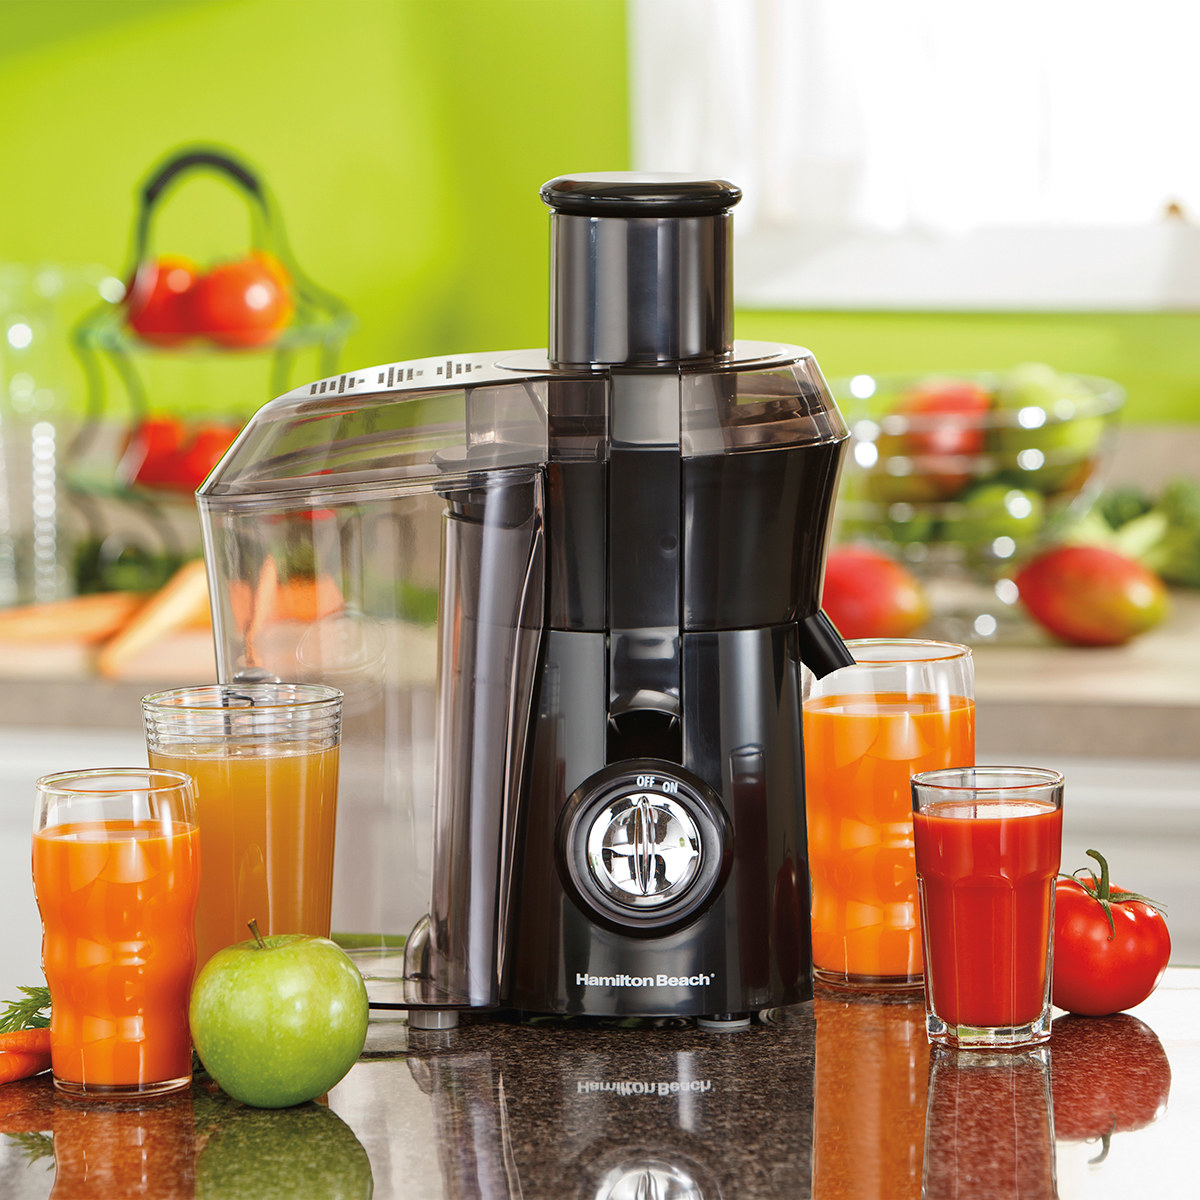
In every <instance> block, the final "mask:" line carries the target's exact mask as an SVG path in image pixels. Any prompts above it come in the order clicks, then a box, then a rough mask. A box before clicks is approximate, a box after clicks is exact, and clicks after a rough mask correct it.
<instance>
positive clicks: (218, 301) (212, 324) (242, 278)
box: [191, 251, 295, 349]
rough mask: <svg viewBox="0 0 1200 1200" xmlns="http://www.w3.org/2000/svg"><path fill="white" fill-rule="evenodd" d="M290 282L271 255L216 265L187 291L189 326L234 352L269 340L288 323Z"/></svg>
mask: <svg viewBox="0 0 1200 1200" xmlns="http://www.w3.org/2000/svg"><path fill="white" fill-rule="evenodd" d="M291 290H292V281H291V279H290V278H289V276H288V273H287V271H286V270H284V268H283V265H282V264H281V263H280V262H279V260H278V259H277V258H275V256H274V255H271V254H266V253H264V252H262V251H255V252H253V253H251V254H248V255H246V257H245V258H239V259H237V260H235V261H234V262H224V263H218V264H217V265H216V266H215V267H213V268H212V269H211V270H210V271H208V272H207V273H205V274H204V275H201V276H200V278H199V279H197V280H196V284H195V287H194V288H193V289H192V305H191V313H192V325H193V328H194V329H195V330H196V331H197V332H198V333H202V334H204V335H205V336H206V337H208V338H211V339H212V340H213V341H214V342H218V343H219V344H220V345H222V346H229V347H232V348H235V349H238V348H242V347H247V346H262V345H266V344H268V343H270V342H273V341H274V340H275V339H276V338H277V337H278V336H279V334H280V333H282V332H283V330H284V328H285V327H286V326H287V324H288V322H289V321H290V320H291V319H292V313H293V312H294V311H295V305H294V304H293V302H292V297H291Z"/></svg>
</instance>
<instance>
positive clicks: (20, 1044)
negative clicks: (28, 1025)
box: [0, 1026, 50, 1054]
mask: <svg viewBox="0 0 1200 1200" xmlns="http://www.w3.org/2000/svg"><path fill="white" fill-rule="evenodd" d="M10 1050H36V1051H40V1052H41V1053H43V1054H49V1053H50V1028H49V1026H47V1027H46V1028H44V1029H14V1030H12V1031H11V1032H10V1033H0V1052H2V1051H10Z"/></svg>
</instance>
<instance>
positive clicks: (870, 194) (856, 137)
mask: <svg viewBox="0 0 1200 1200" xmlns="http://www.w3.org/2000/svg"><path fill="white" fill-rule="evenodd" d="M630 20H631V26H630V34H631V37H630V41H631V49H632V96H633V108H634V114H635V118H634V131H633V135H634V155H635V165H636V166H638V167H639V168H640V169H644V170H685V171H691V170H699V171H704V172H712V173H717V174H721V175H725V176H727V177H729V178H732V179H734V180H735V182H738V183H739V184H741V185H742V186H743V188H744V189H745V191H746V194H747V201H746V203H745V204H744V205H743V207H742V208H741V209H740V210H739V214H738V218H739V224H740V226H741V227H742V228H743V230H744V229H746V228H748V227H750V226H755V225H757V226H765V227H768V228H788V227H802V228H804V229H806V230H808V231H812V230H826V231H831V232H833V231H844V230H859V231H871V232H907V233H914V232H915V233H926V234H932V235H961V234H963V233H965V232H969V231H972V230H978V229H984V228H1000V227H1007V228H1022V227H1024V228H1031V227H1037V228H1046V227H1076V228H1078V227H1093V228H1095V227H1107V228H1112V227H1133V226H1146V225H1149V224H1152V223H1154V222H1158V221H1160V220H1161V219H1162V218H1163V216H1164V213H1165V211H1166V210H1167V208H1168V206H1170V205H1175V206H1178V207H1179V208H1182V210H1183V212H1184V213H1185V214H1188V215H1190V216H1193V217H1195V218H1196V219H1200V71H1198V70H1197V65H1196V64H1197V61H1198V60H1200V3H1198V2H1197V0H1121V2H1119V3H1118V2H1116V0H1090V2H1089V0H1003V3H997V2H991V3H984V2H981V0H631V8H630Z"/></svg>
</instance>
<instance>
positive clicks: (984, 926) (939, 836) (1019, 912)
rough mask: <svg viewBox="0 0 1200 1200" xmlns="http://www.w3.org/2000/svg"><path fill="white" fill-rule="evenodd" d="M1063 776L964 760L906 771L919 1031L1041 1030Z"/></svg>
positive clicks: (943, 1034) (1028, 1035)
mask: <svg viewBox="0 0 1200 1200" xmlns="http://www.w3.org/2000/svg"><path fill="white" fill-rule="evenodd" d="M1062 800H1063V777H1062V775H1061V774H1060V773H1059V772H1058V771H1050V770H1043V769H1041V768H1038V767H979V766H976V767H964V768H960V769H957V770H943V771H926V772H922V773H920V774H917V775H914V776H913V779H912V808H913V832H914V837H915V848H916V859H917V882H918V889H919V893H920V902H921V933H922V939H923V942H924V946H925V1012H926V1032H927V1033H928V1035H929V1039H930V1041H932V1042H939V1043H944V1044H946V1045H950V1046H956V1047H959V1048H967V1049H970V1048H980V1049H991V1048H996V1047H1006V1046H1028V1045H1034V1044H1036V1043H1038V1042H1044V1041H1046V1040H1047V1039H1048V1038H1049V1037H1050V970H1051V961H1052V954H1053V949H1054V946H1053V936H1052V935H1053V930H1054V881H1055V877H1056V876H1057V874H1058V868H1059V862H1060V859H1061V855H1062Z"/></svg>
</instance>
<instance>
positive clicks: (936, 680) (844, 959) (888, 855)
mask: <svg viewBox="0 0 1200 1200" xmlns="http://www.w3.org/2000/svg"><path fill="white" fill-rule="evenodd" d="M846 645H847V647H848V648H849V650H850V653H851V654H852V655H853V656H854V664H853V665H852V666H848V667H842V668H841V669H840V670H837V671H834V672H832V673H831V674H829V675H826V676H825V677H824V678H823V679H816V678H814V676H813V675H812V673H811V672H809V671H805V672H804V684H803V686H804V715H803V724H804V759H805V804H806V808H807V816H808V857H809V870H810V874H811V878H812V949H813V974H814V976H815V977H816V978H817V979H818V980H820V981H822V982H824V983H828V984H833V985H836V986H843V987H868V988H913V989H916V988H919V987H921V985H922V959H921V927H920V919H919V916H918V910H917V875H916V867H915V863H914V858H913V825H912V795H911V791H910V787H909V780H910V779H911V777H912V776H913V775H914V774H915V773H916V772H918V771H927V770H934V769H936V768H939V767H960V766H970V765H972V764H973V763H974V761H975V699H974V696H975V685H974V665H973V659H972V657H971V651H970V649H969V648H968V647H966V646H959V645H955V644H953V643H950V642H933V641H923V640H920V639H910V638H895V639H887V638H866V639H861V640H855V641H850V642H847V643H846Z"/></svg>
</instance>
